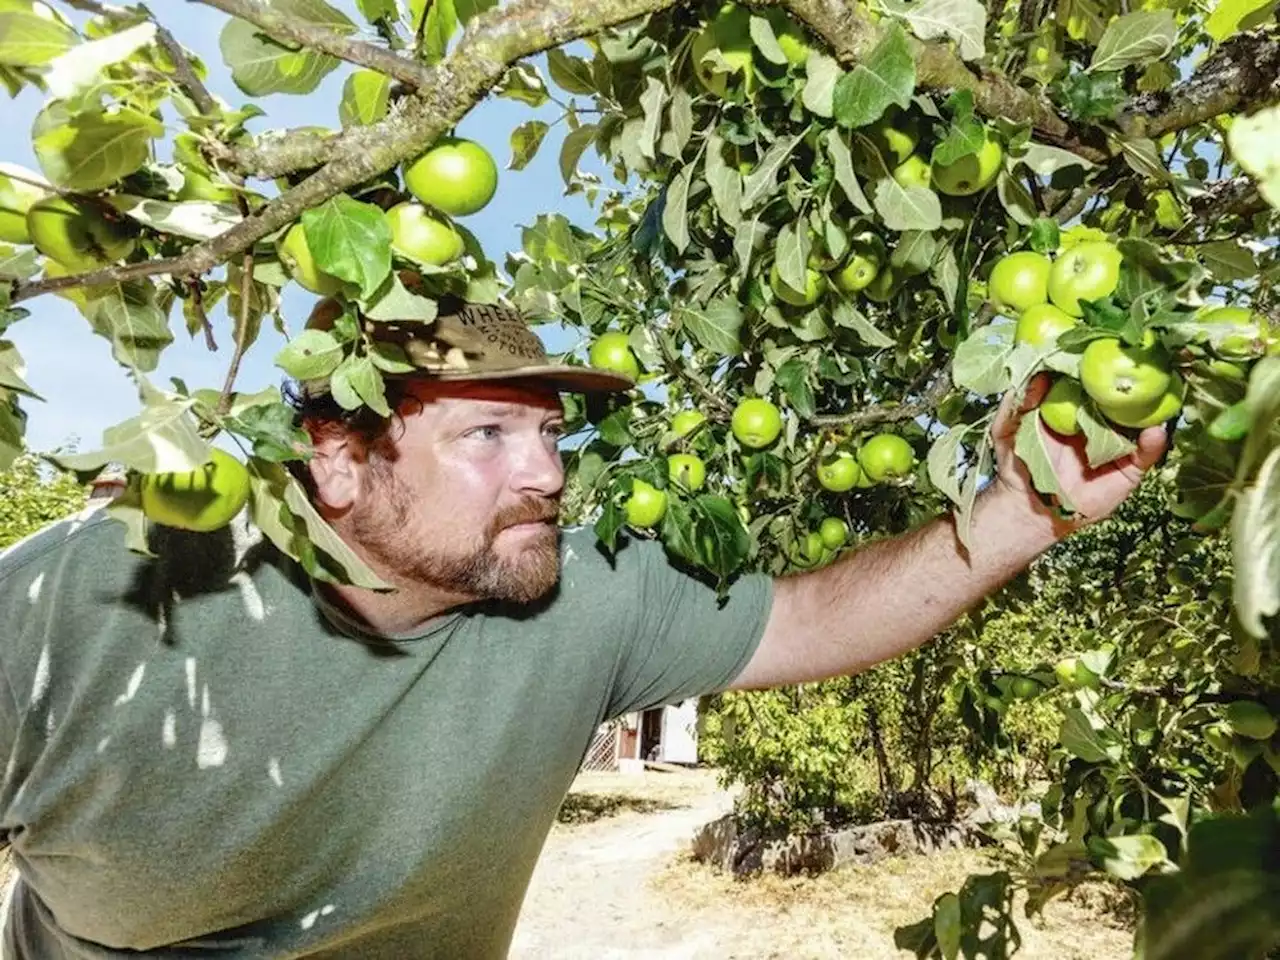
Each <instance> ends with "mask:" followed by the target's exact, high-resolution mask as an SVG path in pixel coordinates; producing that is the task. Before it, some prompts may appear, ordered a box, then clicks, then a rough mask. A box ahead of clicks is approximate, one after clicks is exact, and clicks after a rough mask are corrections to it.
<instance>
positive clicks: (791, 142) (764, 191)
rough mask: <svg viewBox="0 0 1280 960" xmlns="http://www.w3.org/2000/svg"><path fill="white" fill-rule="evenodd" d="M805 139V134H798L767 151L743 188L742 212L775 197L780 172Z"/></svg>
mask: <svg viewBox="0 0 1280 960" xmlns="http://www.w3.org/2000/svg"><path fill="white" fill-rule="evenodd" d="M802 139H804V135H803V134H796V135H795V136H794V137H790V138H788V139H785V140H775V141H774V143H773V145H772V146H770V147H769V149H768V150H766V151H765V154H764V156H763V157H761V158H760V162H759V163H758V164H756V168H755V169H754V170H752V171H751V173H750V174H749V175H748V176H747V179H746V182H745V183H744V184H743V188H742V210H743V212H744V213H745V212H747V211H748V210H750V209H751V208H752V207H754V206H755V205H756V202H757V201H759V200H763V199H765V198H767V197H770V196H772V195H773V193H774V192H775V191H776V190H777V189H778V171H779V170H780V169H782V165H783V164H784V163H786V161H787V158H788V157H789V156H791V151H792V150H794V149H795V148H796V147H797V146H798V145H799V143H800V141H801V140H802Z"/></svg>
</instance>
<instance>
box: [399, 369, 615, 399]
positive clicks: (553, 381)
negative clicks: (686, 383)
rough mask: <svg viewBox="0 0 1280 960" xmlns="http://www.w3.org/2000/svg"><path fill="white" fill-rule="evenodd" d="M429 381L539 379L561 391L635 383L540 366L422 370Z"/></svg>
mask: <svg viewBox="0 0 1280 960" xmlns="http://www.w3.org/2000/svg"><path fill="white" fill-rule="evenodd" d="M422 375H423V376H424V378H425V379H429V380H540V381H542V382H544V383H549V384H550V385H551V386H554V387H555V388H556V389H557V390H559V391H561V392H563V393H618V392H621V391H624V390H630V389H632V388H633V387H634V386H635V385H636V382H635V381H634V380H632V379H631V378H630V377H625V376H623V375H622V374H620V373H612V372H610V371H608V370H597V369H595V368H594V367H570V366H554V365H540V366H532V367H512V368H510V369H506V370H458V371H456V372H453V371H450V372H448V373H437V372H434V371H433V372H431V373H427V372H426V371H423V372H422Z"/></svg>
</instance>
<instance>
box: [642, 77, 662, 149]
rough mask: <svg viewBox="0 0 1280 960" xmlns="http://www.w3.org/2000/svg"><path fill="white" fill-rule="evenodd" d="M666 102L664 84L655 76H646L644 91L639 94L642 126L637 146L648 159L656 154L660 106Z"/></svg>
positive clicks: (660, 121)
mask: <svg viewBox="0 0 1280 960" xmlns="http://www.w3.org/2000/svg"><path fill="white" fill-rule="evenodd" d="M666 102H667V88H666V85H665V84H664V83H663V82H662V81H661V80H659V79H658V78H657V77H648V78H646V86H645V91H644V93H643V94H641V96H640V106H641V107H642V108H643V109H644V127H643V130H642V132H641V134H640V142H639V144H638V145H637V146H638V147H639V150H640V155H641V156H643V157H647V158H648V159H650V160H654V159H656V158H657V156H658V153H657V150H658V133H659V132H660V131H661V130H662V108H663V105H664V104H665V103H666Z"/></svg>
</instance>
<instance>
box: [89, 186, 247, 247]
mask: <svg viewBox="0 0 1280 960" xmlns="http://www.w3.org/2000/svg"><path fill="white" fill-rule="evenodd" d="M107 202H109V203H110V204H111V206H113V207H115V208H116V209H117V210H119V211H120V212H121V213H123V214H124V215H125V216H126V217H128V218H129V219H130V220H135V221H137V222H138V223H141V224H143V225H144V226H148V227H151V229H153V230H158V231H159V232H161V233H168V234H172V235H173V236H177V237H186V238H187V239H188V240H212V239H213V238H214V237H216V236H218V234H220V233H225V232H226V231H227V230H230V229H231V228H232V227H234V226H235V225H236V224H237V223H239V222H240V220H241V217H240V209H239V208H238V207H237V206H235V205H234V204H230V203H213V202H211V201H208V200H185V201H182V202H180V203H170V202H169V201H167V200H152V199H151V198H150V197H138V196H134V195H133V194H129V193H117V194H112V195H111V196H110V197H108V198H107Z"/></svg>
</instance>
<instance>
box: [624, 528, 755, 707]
mask: <svg viewBox="0 0 1280 960" xmlns="http://www.w3.org/2000/svg"><path fill="white" fill-rule="evenodd" d="M626 549H630V550H635V551H636V552H637V556H636V557H635V558H634V560H635V571H636V576H637V580H638V585H637V589H636V592H635V600H634V602H635V603H636V605H637V616H636V630H635V635H634V640H633V641H632V642H631V643H630V645H629V646H628V647H626V648H624V649H623V650H622V651H621V652H620V656H619V660H618V668H617V672H616V674H615V676H614V683H613V688H612V691H611V695H610V699H609V707H608V717H609V718H613V717H617V716H620V715H621V714H624V713H630V712H632V711H635V710H644V709H647V708H649V707H656V706H660V705H663V704H668V703H678V702H680V701H682V700H687V699H689V698H690V697H697V696H702V695H703V694H708V693H715V692H718V691H720V690H723V689H725V688H726V687H728V686H729V684H731V683H732V682H733V680H734V679H736V678H737V676H738V675H739V674H740V673H742V671H743V669H745V668H746V665H747V663H748V661H750V659H751V656H752V654H754V653H755V650H756V647H757V646H758V645H759V643H760V640H761V637H762V636H763V635H764V628H765V624H766V623H767V622H768V619H769V612H770V610H771V608H772V605H773V580H772V578H770V577H768V576H766V575H764V574H747V575H745V576H742V577H739V578H738V579H737V580H736V581H735V582H734V583H733V584H732V586H731V587H730V589H729V590H728V592H727V594H726V595H725V596H724V597H723V598H722V597H720V596H719V595H718V594H717V592H716V590H715V588H714V587H713V586H710V585H708V584H707V583H704V582H703V581H701V580H699V579H697V578H695V577H693V576H691V575H690V574H687V573H685V572H683V571H682V570H680V569H678V568H677V567H675V566H674V565H673V564H672V563H671V561H670V560H669V559H668V557H667V554H666V551H665V550H664V549H663V547H662V546H661V545H660V544H657V543H654V542H643V543H632V544H629V545H628V546H627V548H626Z"/></svg>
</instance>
